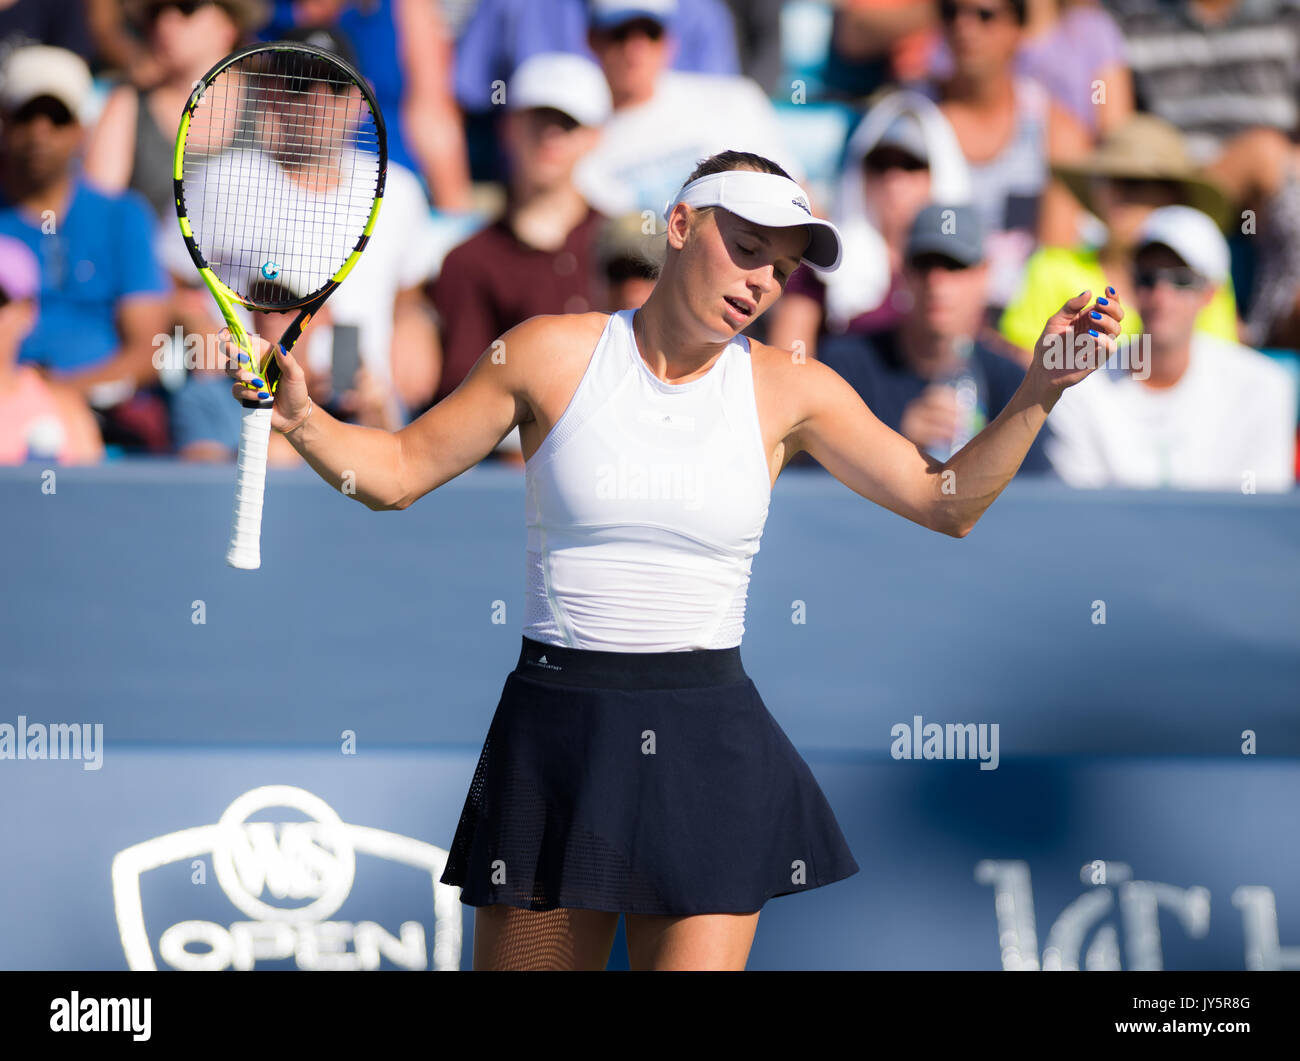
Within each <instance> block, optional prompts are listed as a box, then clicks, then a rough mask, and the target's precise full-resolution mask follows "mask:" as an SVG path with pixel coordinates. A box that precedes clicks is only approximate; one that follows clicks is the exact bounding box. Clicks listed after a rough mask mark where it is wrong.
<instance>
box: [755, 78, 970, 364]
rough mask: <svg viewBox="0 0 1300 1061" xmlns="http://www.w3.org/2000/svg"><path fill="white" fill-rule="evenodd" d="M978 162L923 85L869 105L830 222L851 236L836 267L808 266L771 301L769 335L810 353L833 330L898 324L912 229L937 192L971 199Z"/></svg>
mask: <svg viewBox="0 0 1300 1061" xmlns="http://www.w3.org/2000/svg"><path fill="white" fill-rule="evenodd" d="M970 194H971V191H970V169H969V167H968V166H967V165H966V159H965V158H964V157H963V155H962V153H961V148H960V147H959V146H958V144H957V140H956V137H954V136H953V132H952V128H951V127H950V126H949V125H948V122H947V119H945V118H944V116H943V115H942V114H941V113H940V111H939V109H938V108H937V107H936V106H935V105H934V104H933V103H931V102H930V100H928V99H926V98H925V97H924V96H922V95H920V94H919V93H916V92H907V91H903V92H893V93H888V94H886V95H885V96H884V97H883V98H880V99H878V100H875V101H873V102H872V103H871V105H870V107H869V108H868V110H867V114H866V116H865V117H864V118H863V119H862V121H861V122H860V123H859V124H858V127H857V128H856V129H855V130H854V131H853V135H852V136H851V137H850V138H849V143H848V147H847V148H846V150H845V153H844V162H843V165H842V166H841V169H840V176H839V181H838V184H837V187H836V194H835V203H834V205H833V208H832V210H831V220H832V221H834V222H835V224H836V226H837V227H838V228H839V230H840V233H841V235H842V237H843V242H844V259H843V261H841V263H840V267H839V268H838V269H837V270H835V271H834V272H832V273H822V272H819V271H817V270H815V269H813V268H812V267H811V266H808V265H801V266H799V268H798V269H796V270H795V272H794V274H793V275H792V276H791V277H790V281H789V283H788V284H787V285H786V289H785V295H784V296H783V297H782V298H781V299H780V300H779V301H778V302H777V303H776V305H775V306H773V307H772V310H771V317H772V321H771V324H770V325H769V335H768V338H769V341H770V342H771V343H772V344H773V345H775V346H780V347H784V348H786V349H795V343H796V342H801V343H803V349H804V350H805V352H806V353H807V355H808V356H809V357H815V356H816V351H817V347H818V344H819V343H820V341H821V339H822V337H823V336H828V335H844V334H846V333H847V334H853V335H870V334H872V333H875V332H879V331H884V330H887V329H889V328H893V327H895V326H896V325H897V324H898V322H899V320H900V319H901V318H902V316H903V314H904V313H906V312H907V309H908V308H909V304H908V301H907V293H906V291H905V290H904V288H903V284H902V275H901V274H902V265H903V251H904V248H905V246H906V244H907V233H908V229H909V228H910V227H911V225H912V221H913V219H914V218H915V217H916V215H917V213H918V212H919V211H920V209H921V208H922V207H923V206H925V204H926V203H928V202H930V201H931V200H932V199H937V200H942V201H944V202H948V203H958V202H962V203H965V202H969V201H970Z"/></svg>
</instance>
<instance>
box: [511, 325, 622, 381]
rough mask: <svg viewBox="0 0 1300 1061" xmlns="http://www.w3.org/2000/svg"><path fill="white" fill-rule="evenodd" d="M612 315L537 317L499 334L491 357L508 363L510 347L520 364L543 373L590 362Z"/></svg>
mask: <svg viewBox="0 0 1300 1061" xmlns="http://www.w3.org/2000/svg"><path fill="white" fill-rule="evenodd" d="M612 316H613V314H610V313H600V312H591V313H539V314H538V315H537V316H535V317H529V318H528V319H527V320H524V321H521V322H520V323H518V324H516V325H515V326H514V327H513V328H511V329H509V330H508V331H506V332H503V333H502V334H501V336H500V337H499V338H497V339H496V340H495V341H494V342H493V344H492V356H493V357H495V358H497V359H498V360H500V361H502V362H504V363H509V360H510V351H511V348H512V347H514V348H515V349H516V350H517V351H518V352H519V353H520V355H521V360H522V361H525V362H526V363H528V364H529V365H537V366H539V367H541V368H544V369H545V370H546V371H550V370H552V369H556V368H560V367H561V366H563V365H564V364H565V363H566V361H568V360H569V359H578V360H581V361H582V362H583V363H584V364H585V363H586V361H587V360H588V359H589V358H590V356H591V353H592V351H593V350H594V349H595V348H596V343H597V342H598V341H599V340H600V337H601V335H602V334H604V331H605V327H606V325H607V324H608V323H609V321H610V318H611V317H612Z"/></svg>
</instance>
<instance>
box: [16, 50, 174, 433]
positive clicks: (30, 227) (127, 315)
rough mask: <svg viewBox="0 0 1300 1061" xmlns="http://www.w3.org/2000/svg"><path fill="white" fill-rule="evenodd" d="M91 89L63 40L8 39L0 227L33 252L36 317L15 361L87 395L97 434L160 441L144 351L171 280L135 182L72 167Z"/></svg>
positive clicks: (161, 316) (163, 417)
mask: <svg viewBox="0 0 1300 1061" xmlns="http://www.w3.org/2000/svg"><path fill="white" fill-rule="evenodd" d="M91 91H92V88H91V78H90V70H89V69H88V68H87V66H86V64H85V62H84V61H83V60H82V59H81V58H80V57H79V56H77V55H74V54H73V53H72V52H69V51H65V50H64V49H62V48H51V47H46V46H44V45H37V46H32V47H26V48H18V49H17V50H15V51H13V52H10V53H9V55H8V57H7V58H6V59H5V60H4V65H3V68H2V69H0V109H3V112H4V130H3V134H2V135H3V148H4V158H3V163H2V168H0V234H3V235H7V236H12V237H14V238H16V239H19V240H21V241H22V242H24V243H26V244H27V246H28V247H29V248H31V250H32V251H33V252H34V253H35V254H36V257H37V259H38V260H39V261H40V263H41V282H42V287H41V310H40V316H39V318H38V320H37V322H36V327H35V328H34V329H33V330H32V332H31V334H29V335H28V336H27V338H26V340H25V341H24V342H23V345H22V351H21V354H20V360H22V361H25V362H31V363H34V364H37V365H42V366H44V367H45V369H46V370H47V371H48V372H50V373H52V374H54V375H57V376H58V377H60V378H61V379H63V380H65V381H66V382H67V383H68V384H69V385H71V386H73V387H75V388H76V389H77V390H78V391H80V392H81V393H82V394H84V395H86V397H87V399H88V400H89V402H90V404H91V406H92V407H94V408H95V409H96V410H97V413H98V416H99V419H100V429H101V430H102V431H103V433H104V441H105V442H106V443H109V444H117V445H120V446H122V447H123V448H124V449H136V450H144V451H148V452H154V453H159V452H166V451H167V449H168V448H169V444H170V443H169V438H168V429H167V407H166V403H165V402H164V400H163V398H162V395H161V392H159V391H158V390H157V389H156V387H155V386H154V385H155V384H156V380H157V372H156V370H155V368H154V364H153V355H154V351H155V339H156V337H157V336H158V335H160V334H162V333H164V332H165V331H166V326H167V295H168V289H169V285H168V282H167V278H166V276H165V275H164V274H163V272H162V269H161V268H160V267H159V265H158V263H157V262H156V261H155V259H154V256H153V251H152V236H153V221H152V218H151V215H150V211H149V207H148V204H147V203H146V202H145V201H144V199H143V198H142V197H141V196H140V195H139V194H137V193H136V192H126V193H123V194H106V193H104V192H102V191H100V190H98V189H97V188H95V187H93V186H92V185H91V184H89V183H88V182H87V181H86V180H85V179H84V177H83V176H82V175H81V173H80V172H79V171H78V168H77V166H76V162H75V159H76V156H77V152H78V150H79V148H80V147H81V142H82V125H81V118H82V116H83V112H84V110H85V109H86V107H87V105H88V103H89V101H90V96H91ZM150 388H154V389H150Z"/></svg>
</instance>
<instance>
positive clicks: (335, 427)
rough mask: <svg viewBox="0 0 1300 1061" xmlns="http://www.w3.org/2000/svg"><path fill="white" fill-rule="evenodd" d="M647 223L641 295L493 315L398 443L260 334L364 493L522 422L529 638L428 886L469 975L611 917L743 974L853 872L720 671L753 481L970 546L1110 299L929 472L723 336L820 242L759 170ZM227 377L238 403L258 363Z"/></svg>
mask: <svg viewBox="0 0 1300 1061" xmlns="http://www.w3.org/2000/svg"><path fill="white" fill-rule="evenodd" d="M667 219H668V236H667V240H668V245H667V251H666V260H665V262H664V265H663V269H662V272H661V274H660V278H659V280H658V282H657V284H656V286H655V288H654V290H653V292H652V293H651V294H650V296H649V298H648V299H647V300H646V302H645V304H644V306H642V307H641V308H640V309H639V310H625V311H622V312H618V313H614V314H604V313H580V314H571V315H557V316H539V317H533V318H531V319H530V320H527V321H525V322H524V323H522V324H519V325H518V326H516V327H514V328H511V329H510V330H509V331H507V332H506V333H505V334H504V335H502V336H501V338H500V340H499V341H498V342H497V343H494V344H493V346H492V347H491V348H490V349H489V350H487V351H484V353H483V355H482V356H480V358H479V360H478V362H477V363H476V364H475V366H474V368H473V369H472V371H471V372H470V373H469V375H468V376H467V377H466V379H465V380H464V381H463V382H462V383H461V385H460V386H459V387H458V388H457V389H456V390H455V391H454V392H453V393H452V394H450V395H448V396H447V397H446V398H445V399H444V400H443V401H441V402H439V403H438V404H437V405H435V406H434V407H433V408H432V409H430V410H429V411H428V412H426V413H425V414H424V415H423V416H421V417H420V418H419V419H417V420H416V421H415V422H413V423H411V424H409V425H408V426H406V427H404V428H402V429H401V430H400V431H398V432H396V433H389V432H386V431H381V430H377V429H374V428H366V427H358V426H354V425H347V424H343V423H340V422H339V421H338V420H336V419H334V418H332V417H331V416H329V415H328V414H327V413H326V412H325V411H324V410H322V409H319V408H315V407H314V406H313V403H312V402H311V400H310V398H309V397H308V395H307V388H306V384H305V382H304V377H303V371H302V368H301V367H300V366H299V365H298V363H297V361H296V360H295V359H294V358H293V357H292V356H286V355H284V354H283V353H282V352H281V351H279V350H276V352H275V356H276V357H277V358H279V360H280V365H281V369H282V372H283V376H282V379H281V382H280V386H279V389H278V391H277V393H276V396H275V408H274V411H273V419H272V425H273V426H274V427H275V429H276V430H278V431H281V432H282V433H283V434H284V435H285V437H286V438H287V439H289V441H290V442H291V443H292V444H293V446H294V448H295V449H297V451H298V452H299V453H301V454H302V456H303V457H304V458H305V459H306V460H307V462H308V463H309V464H311V466H312V467H313V468H315V469H316V471H317V472H318V473H319V474H320V475H321V477H322V478H323V479H325V480H326V481H327V482H329V483H331V484H332V485H334V486H335V487H336V488H338V487H339V486H340V484H341V483H342V481H343V477H344V473H345V471H348V470H350V471H351V472H352V473H353V474H354V475H355V484H354V485H355V490H356V494H355V496H356V497H357V499H358V500H360V501H361V502H362V503H364V504H365V505H366V506H367V507H369V508H371V509H375V510H380V509H404V508H407V507H408V506H410V505H411V504H413V503H414V502H415V501H416V500H418V499H419V498H420V497H422V496H424V495H425V494H427V493H428V492H429V491H431V490H434V489H436V488H437V487H439V486H441V485H442V484H443V483H445V482H447V481H448V480H450V479H453V478H455V477H456V476H457V475H459V474H460V473H461V472H463V471H465V470H466V469H467V468H470V467H472V466H473V465H474V464H476V463H477V462H478V461H480V460H481V459H482V458H483V457H485V456H487V454H489V453H490V452H491V451H492V450H493V448H494V447H495V446H496V445H497V444H498V443H499V442H500V441H501V440H502V439H503V438H505V436H506V435H507V434H509V433H510V432H511V431H512V430H513V429H514V428H515V427H516V425H517V426H518V427H519V431H520V440H521V443H522V447H523V454H524V456H525V458H526V462H527V463H526V466H525V480H526V484H527V502H526V506H527V516H526V521H527V529H528V555H527V608H526V615H525V618H524V626H523V641H522V647H521V652H520V655H519V661H518V664H517V665H516V667H515V669H514V670H513V671H512V672H511V673H510V675H509V676H508V677H507V678H506V682H505V688H504V691H503V693H502V696H501V699H500V702H499V703H498V705H497V709H496V713H495V715H494V716H493V719H492V723H491V726H490V728H489V730H488V733H487V738H486V740H485V742H484V745H483V750H482V754H481V755H480V757H479V761H478V766H477V769H476V771H475V774H474V778H473V782H472V784H471V785H470V789H469V794H468V796H467V797H466V800H465V805H464V810H463V812H462V814H461V818H460V822H459V825H458V827H457V830H456V834H455V838H454V839H453V841H452V843H451V846H450V852H449V856H448V860H447V865H446V869H445V872H444V873H443V875H442V878H441V879H442V881H443V883H447V884H455V885H458V886H460V888H461V889H462V892H461V901H462V902H464V903H466V904H467V905H471V906H474V907H476V908H477V909H476V915H475V921H474V968H475V969H519V968H548V969H603V968H604V967H605V965H606V962H607V960H608V958H609V952H610V947H611V945H612V943H613V939H614V935H615V932H616V929H617V926H618V918H619V915H620V913H621V914H623V915H624V917H625V921H626V929H627V945H628V955H629V960H630V964H631V967H632V968H633V969H638V970H640V969H743V968H744V967H745V963H746V961H747V959H748V955H749V950H750V946H751V944H752V942H753V938H754V931H755V928H756V925H757V922H758V916H759V913H760V911H761V908H762V906H763V904H764V903H765V902H766V901H767V900H768V899H769V898H772V897H774V896H778V895H788V894H792V893H795V892H804V891H810V890H812V889H813V888H820V887H823V886H825V885H827V884H831V883H833V882H835V881H839V880H842V879H844V878H845V877H848V876H851V875H852V874H854V873H856V872H857V871H858V865H857V863H856V862H855V861H854V859H853V855H852V853H851V852H850V851H849V849H848V845H847V844H846V843H845V841H844V837H843V835H842V834H841V832H840V828H839V825H838V823H837V822H836V820H835V817H834V815H833V814H832V812H831V809H830V807H829V806H828V805H827V802H826V799H825V797H824V795H823V794H822V791H821V789H820V787H819V786H818V784H817V782H816V780H815V779H814V778H813V776H812V773H811V772H810V771H809V769H808V767H807V765H806V764H805V762H804V761H803V759H802V758H801V757H800V756H799V754H798V752H796V750H795V749H794V747H793V746H792V745H791V744H790V742H789V740H788V739H787V738H786V736H785V734H784V733H783V732H782V730H781V729H780V727H779V726H778V725H777V723H776V721H775V719H774V718H773V717H772V716H771V715H770V714H769V713H768V710H767V708H766V707H765V706H764V704H763V702H762V700H761V698H760V697H759V694H758V691H757V690H756V689H755V687H754V685H753V683H752V682H751V681H750V679H749V677H748V676H747V675H746V673H745V670H744V668H743V666H742V665H741V660H740V648H739V646H740V641H741V634H742V632H743V629H744V626H743V618H744V608H745V598H746V590H747V586H748V582H749V573H750V563H751V560H752V558H753V556H754V554H755V552H757V550H758V547H759V539H760V537H761V535H762V532H763V525H764V521H765V519H766V516H767V511H768V501H769V495H770V493H771V490H772V487H773V485H774V483H775V481H776V477H777V476H778V475H779V474H780V472H781V469H782V468H783V467H784V466H785V465H786V463H788V461H789V460H790V458H791V457H793V456H794V455H795V454H796V453H798V452H799V451H800V450H806V451H807V452H808V453H810V454H811V455H812V456H813V457H815V458H816V459H817V460H818V461H819V462H820V463H821V464H822V465H823V466H824V467H825V468H826V469H827V470H828V471H829V472H830V473H831V474H832V475H834V476H835V477H836V478H838V479H839V480H840V481H841V482H843V483H844V484H846V485H847V486H848V487H849V488H850V489H852V490H854V491H856V492H857V493H858V494H860V495H861V496H863V497H865V498H867V499H868V500H871V501H874V502H876V503H877V504H880V505H883V506H885V507H886V508H888V509H889V510H890V511H892V512H896V513H897V514H899V515H900V516H904V517H906V518H907V519H910V520H912V521H913V522H915V523H918V524H920V525H921V526H922V527H926V528H929V529H930V530H934V531H938V532H940V533H943V534H948V535H952V536H954V537H958V538H960V537H964V536H965V535H966V534H968V533H969V532H970V530H971V528H972V527H973V526H974V525H975V523H976V521H977V520H978V519H979V518H980V516H981V514H982V513H983V512H984V510H985V509H987V508H988V507H989V505H990V504H992V503H993V500H994V499H995V498H996V497H997V496H998V494H999V493H1001V491H1002V489H1003V488H1004V487H1005V486H1006V484H1007V482H1008V481H1010V479H1011V478H1012V476H1013V475H1014V474H1015V472H1016V469H1017V468H1018V467H1019V466H1020V463H1021V461H1022V460H1023V459H1024V457H1025V453H1026V451H1027V450H1028V448H1029V445H1030V443H1031V442H1032V441H1033V439H1034V436H1035V435H1036V434H1037V433H1038V431H1039V429H1040V428H1041V427H1042V426H1043V422H1044V421H1045V420H1046V418H1047V415H1048V413H1049V412H1050V411H1051V409H1052V406H1053V405H1054V404H1055V402H1056V400H1057V398H1058V397H1059V395H1060V393H1061V391H1062V390H1063V389H1064V388H1065V387H1067V386H1070V385H1071V384H1074V383H1077V382H1078V381H1079V380H1081V379H1083V378H1084V377H1085V376H1087V375H1088V373H1089V372H1090V371H1092V368H1091V367H1087V366H1085V367H1082V368H1076V369H1061V368H1049V367H1047V360H1046V359H1045V358H1044V356H1043V350H1044V349H1045V346H1046V341H1047V337H1049V336H1053V335H1056V336H1062V337H1064V336H1065V334H1066V333H1067V332H1072V331H1073V330H1074V329H1076V328H1078V329H1080V330H1081V331H1080V334H1083V332H1086V331H1092V332H1094V333H1095V334H1096V336H1097V339H1096V342H1097V343H1099V344H1100V345H1101V346H1102V348H1103V349H1104V350H1105V351H1106V354H1105V356H1109V352H1110V351H1113V349H1114V346H1113V343H1114V336H1116V335H1117V334H1118V332H1119V322H1120V320H1121V318H1122V316H1123V312H1122V310H1121V308H1120V305H1119V300H1118V299H1117V298H1115V297H1114V292H1113V291H1108V292H1107V294H1108V295H1109V296H1110V297H1109V298H1100V299H1098V300H1097V301H1096V302H1095V303H1091V304H1090V303H1089V298H1088V296H1089V292H1086V291H1085V292H1083V293H1081V294H1080V295H1079V296H1078V297H1077V298H1073V299H1071V300H1070V301H1069V302H1067V303H1066V304H1065V305H1064V306H1063V307H1062V308H1061V310H1060V311H1059V312H1057V313H1056V314H1055V315H1054V316H1053V317H1052V318H1051V320H1049V321H1048V322H1047V324H1046V328H1045V330H1044V333H1043V335H1044V338H1041V339H1040V340H1039V343H1038V349H1037V350H1036V351H1035V359H1034V363H1033V365H1032V367H1031V368H1030V370H1029V372H1028V374H1027V375H1026V378H1025V380H1024V383H1023V384H1022V385H1021V387H1020V389H1019V391H1018V392H1017V393H1016V395H1015V397H1014V399H1013V400H1012V401H1011V403H1010V404H1009V405H1007V406H1006V408H1005V409H1003V411H1002V412H1001V413H1000V414H999V415H998V417H997V418H996V419H995V420H994V421H993V422H992V423H991V424H989V425H988V426H987V427H986V428H985V429H984V430H983V431H982V432H980V433H979V434H978V435H977V436H976V437H975V438H974V439H972V440H971V441H970V442H969V443H968V444H967V445H966V446H965V447H964V448H962V449H961V450H959V451H958V452H957V453H956V454H955V455H954V456H953V457H952V458H951V459H950V460H948V461H947V462H946V463H940V462H939V461H938V460H936V459H934V458H933V457H930V456H928V455H926V454H925V453H923V452H922V451H921V450H920V449H919V448H918V447H917V446H916V445H915V444H914V443H912V442H910V441H908V440H907V439H905V438H904V437H903V436H901V435H899V434H896V433H895V432H894V431H892V430H890V429H889V428H887V427H886V426H884V425H883V424H882V423H881V422H880V421H879V420H878V419H877V418H876V417H875V416H874V415H873V414H872V412H871V411H870V410H869V409H868V408H867V406H866V405H865V404H864V403H863V402H862V400H861V399H860V398H859V397H858V395H857V393H856V392H855V391H854V390H853V389H852V388H851V387H850V386H849V385H848V384H847V383H846V382H845V381H844V380H843V379H841V378H840V377H839V376H838V375H837V374H836V373H835V372H833V371H832V370H831V369H829V368H827V367H826V366H824V365H821V364H819V363H817V362H815V361H809V360H807V359H806V358H804V357H802V356H800V355H799V353H798V351H794V352H792V351H789V350H780V349H777V348H775V347H771V346H767V345H765V344H762V343H758V342H752V341H750V340H749V339H747V338H745V337H743V336H741V335H739V333H740V332H741V331H742V330H743V329H744V328H746V327H747V326H748V325H750V324H752V323H753V322H754V321H755V320H757V319H758V318H759V317H761V316H762V315H763V313H764V312H766V311H767V310H768V309H769V308H770V307H771V305H772V303H773V302H775V301H776V299H777V298H778V297H780V295H781V291H782V289H783V287H784V285H785V282H786V281H787V280H788V279H789V277H790V274H791V273H792V272H793V271H794V269H795V268H796V266H797V265H798V264H799V262H800V261H801V260H802V261H807V262H810V263H812V264H814V265H817V266H822V267H826V268H834V267H835V266H836V265H837V264H838V262H839V259H840V238H839V234H838V233H837V232H836V230H835V228H834V227H833V226H832V225H831V224H829V223H828V222H825V221H822V220H819V219H817V218H814V217H813V216H812V215H811V213H810V211H809V209H808V200H807V197H806V196H805V195H804V193H803V191H802V190H801V189H800V188H799V186H798V184H796V183H795V182H794V181H793V180H791V179H790V178H789V176H788V175H786V174H785V172H784V171H783V170H781V169H780V167H778V166H777V165H776V164H775V163H773V162H770V161H769V160H767V159H765V158H762V157H760V156H757V155H751V154H746V153H740V152H733V151H728V152H724V153H722V154H720V155H715V156H713V157H711V158H709V159H706V160H705V161H704V162H702V163H701V164H700V166H699V167H698V168H697V169H696V170H695V172H694V173H692V174H691V176H690V178H689V179H688V181H687V182H686V184H685V185H684V186H683V188H682V190H681V192H680V193H679V194H678V196H677V198H676V199H675V201H674V202H673V203H672V204H671V206H670V207H669V209H668V211H667ZM260 349H261V352H265V347H264V346H263V347H261V348H260ZM227 351H228V353H231V354H234V353H236V351H234V350H233V349H231V348H230V347H227ZM1103 360H1104V358H1103ZM228 372H229V373H230V374H231V376H232V378H235V379H237V380H238V381H239V382H237V383H236V384H235V386H234V387H233V388H232V389H233V392H234V393H235V395H236V396H237V397H238V396H239V394H241V393H243V392H244V389H245V385H246V384H247V383H249V382H250V381H251V379H252V376H251V375H250V373H249V372H248V371H247V369H241V368H239V367H238V366H233V367H231V368H230V369H228ZM949 473H950V474H949Z"/></svg>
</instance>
